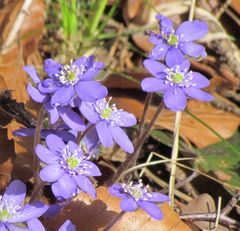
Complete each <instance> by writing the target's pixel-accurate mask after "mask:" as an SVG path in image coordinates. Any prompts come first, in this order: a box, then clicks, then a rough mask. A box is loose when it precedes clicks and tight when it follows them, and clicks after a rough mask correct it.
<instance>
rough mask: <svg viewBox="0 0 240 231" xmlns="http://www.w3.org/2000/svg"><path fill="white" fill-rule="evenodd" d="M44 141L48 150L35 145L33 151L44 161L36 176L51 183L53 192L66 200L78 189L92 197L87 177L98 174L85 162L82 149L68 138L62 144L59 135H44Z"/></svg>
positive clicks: (91, 187)
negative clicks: (66, 141) (44, 164)
mask: <svg viewBox="0 0 240 231" xmlns="http://www.w3.org/2000/svg"><path fill="white" fill-rule="evenodd" d="M46 143H47V146H48V148H49V149H48V148H46V147H45V146H43V145H41V144H38V145H37V146H36V153H37V155H38V157H39V158H40V160H41V161H43V162H44V163H46V164H47V166H45V167H44V168H43V169H42V170H41V171H40V177H41V179H42V180H43V181H45V182H50V183H52V182H54V183H53V184H52V191H53V193H54V195H55V196H56V197H62V198H65V199H67V198H70V197H72V196H74V195H75V194H76V193H77V190H78V188H80V189H81V190H83V191H84V192H87V193H89V194H90V195H91V196H92V197H95V194H96V191H95V188H94V186H93V184H92V183H91V181H90V180H89V179H88V177H89V176H100V175H101V172H100V170H99V168H98V167H97V166H96V165H95V164H94V163H92V162H90V161H88V160H87V158H86V156H84V153H83V151H82V150H81V149H80V148H79V146H78V145H77V144H76V143H74V142H72V141H69V142H68V144H67V145H66V144H65V143H64V142H63V140H62V139H61V138H60V137H58V136H56V135H48V136H47V138H46Z"/></svg>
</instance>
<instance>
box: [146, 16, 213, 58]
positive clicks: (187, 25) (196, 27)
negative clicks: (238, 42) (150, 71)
mask: <svg viewBox="0 0 240 231" xmlns="http://www.w3.org/2000/svg"><path fill="white" fill-rule="evenodd" d="M156 19H157V20H158V22H159V25H160V34H155V33H153V32H147V34H149V36H150V37H149V40H150V42H152V43H153V44H155V47H154V48H153V50H152V51H151V53H150V54H149V55H148V57H149V58H151V59H159V60H160V59H164V58H166V60H175V61H176V62H179V61H180V60H181V61H182V60H183V58H184V55H188V56H190V57H194V58H199V57H206V55H207V54H206V52H205V48H204V47H203V46H201V45H199V44H196V43H194V42H193V41H195V40H197V39H200V38H202V37H204V36H205V35H206V33H207V31H208V25H207V23H205V22H202V21H199V20H193V21H186V22H183V23H182V24H181V25H179V27H178V28H177V29H176V31H175V30H174V28H173V22H172V21H171V20H170V19H169V18H167V17H165V16H163V15H157V16H156Z"/></svg>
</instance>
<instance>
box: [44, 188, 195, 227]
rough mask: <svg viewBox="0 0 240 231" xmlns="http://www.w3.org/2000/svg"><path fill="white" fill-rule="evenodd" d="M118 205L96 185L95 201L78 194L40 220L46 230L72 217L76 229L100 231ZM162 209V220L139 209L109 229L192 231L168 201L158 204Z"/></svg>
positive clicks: (118, 211) (115, 214)
mask: <svg viewBox="0 0 240 231" xmlns="http://www.w3.org/2000/svg"><path fill="white" fill-rule="evenodd" d="M119 204H120V199H118V198H116V197H113V196H111V195H110V194H109V193H108V190H107V188H105V187H99V188H97V198H96V199H95V200H94V199H92V198H91V197H90V196H88V195H87V194H86V193H80V194H79V195H78V196H77V197H76V198H74V199H73V200H72V201H71V202H70V203H69V205H68V206H67V207H65V208H64V209H63V210H62V211H61V212H60V213H59V214H58V215H57V216H55V217H54V218H52V219H51V218H48V219H46V220H44V221H43V222H44V224H45V227H46V228H47V230H57V229H58V228H59V227H60V226H61V224H62V223H63V222H64V221H65V220H66V219H71V221H72V222H73V223H74V224H75V225H76V227H77V229H78V230H84V231H93V230H95V231H97V230H98V231H100V230H104V228H105V227H106V225H107V224H108V223H109V222H111V221H112V219H114V218H116V216H118V214H119V213H120V212H121V210H120V206H119ZM161 210H162V212H163V214H164V218H163V220H161V221H158V220H154V219H152V218H151V217H150V216H149V215H148V214H147V213H146V212H144V211H143V210H142V209H139V210H137V211H136V212H130V213H125V214H124V215H123V216H122V217H121V218H120V219H119V220H117V222H116V223H115V224H114V225H113V226H112V228H111V229H110V230H111V231H120V230H128V231H133V230H139V231H159V230H161V231H191V229H190V228H189V227H188V226H187V225H185V223H184V222H182V221H181V220H180V219H179V216H178V214H177V213H175V212H174V211H173V210H171V209H170V208H169V206H168V205H167V204H163V205H161ZM90 221H91V222H90Z"/></svg>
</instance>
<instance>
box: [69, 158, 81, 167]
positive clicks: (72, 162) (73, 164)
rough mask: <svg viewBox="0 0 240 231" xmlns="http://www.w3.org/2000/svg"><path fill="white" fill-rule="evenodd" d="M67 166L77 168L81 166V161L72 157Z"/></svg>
mask: <svg viewBox="0 0 240 231" xmlns="http://www.w3.org/2000/svg"><path fill="white" fill-rule="evenodd" d="M67 165H68V167H69V168H76V167H77V166H78V165H79V159H78V158H77V157H70V158H68V159H67Z"/></svg>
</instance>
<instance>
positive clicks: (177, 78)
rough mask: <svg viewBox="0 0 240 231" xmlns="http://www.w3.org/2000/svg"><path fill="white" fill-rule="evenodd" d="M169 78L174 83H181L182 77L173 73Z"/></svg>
mask: <svg viewBox="0 0 240 231" xmlns="http://www.w3.org/2000/svg"><path fill="white" fill-rule="evenodd" d="M171 77H172V80H173V82H174V83H181V82H182V81H183V75H182V74H180V73H175V74H173V75H172V76H171Z"/></svg>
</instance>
